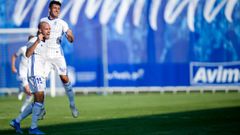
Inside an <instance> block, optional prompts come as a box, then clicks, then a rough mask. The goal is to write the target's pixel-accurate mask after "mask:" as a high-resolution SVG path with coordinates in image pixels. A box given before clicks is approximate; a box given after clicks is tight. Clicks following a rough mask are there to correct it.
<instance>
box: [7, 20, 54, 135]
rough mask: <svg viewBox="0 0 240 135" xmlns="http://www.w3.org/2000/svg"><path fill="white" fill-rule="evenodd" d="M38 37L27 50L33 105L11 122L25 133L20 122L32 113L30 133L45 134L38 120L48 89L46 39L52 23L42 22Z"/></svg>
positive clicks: (16, 128)
mask: <svg viewBox="0 0 240 135" xmlns="http://www.w3.org/2000/svg"><path fill="white" fill-rule="evenodd" d="M38 29H39V31H38V37H37V38H34V39H33V40H34V43H33V44H31V45H29V46H28V48H27V51H26V57H28V58H29V57H30V56H31V57H30V58H29V59H31V60H30V61H29V63H28V66H29V67H28V74H29V79H28V80H29V84H30V87H31V90H32V93H33V95H34V102H33V103H32V105H29V106H27V107H26V109H25V110H24V111H23V113H21V114H20V115H19V116H18V117H17V118H16V119H14V120H12V121H11V122H10V125H11V126H12V127H13V128H15V130H16V132H17V133H19V134H23V131H22V130H21V127H20V122H21V121H22V120H23V119H24V118H26V117H27V116H28V115H29V114H30V113H32V123H31V127H30V129H29V134H38V135H40V134H45V133H44V132H42V131H40V130H39V129H38V125H37V121H38V116H39V115H40V113H41V110H42V107H43V102H44V95H45V89H46V76H45V68H46V65H47V61H46V55H44V54H45V52H46V47H45V46H46V40H47V39H49V37H50V29H51V28H50V25H49V24H48V23H47V22H40V23H39V26H38Z"/></svg>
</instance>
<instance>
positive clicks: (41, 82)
mask: <svg viewBox="0 0 240 135" xmlns="http://www.w3.org/2000/svg"><path fill="white" fill-rule="evenodd" d="M29 83H30V84H31V86H33V87H32V88H33V89H32V91H33V94H34V103H33V107H32V123H31V127H30V129H29V134H44V133H43V132H42V131H40V130H39V129H38V124H37V123H38V118H39V115H40V113H41V110H42V108H43V103H44V92H45V89H46V80H45V78H44V77H38V76H33V77H30V78H29Z"/></svg>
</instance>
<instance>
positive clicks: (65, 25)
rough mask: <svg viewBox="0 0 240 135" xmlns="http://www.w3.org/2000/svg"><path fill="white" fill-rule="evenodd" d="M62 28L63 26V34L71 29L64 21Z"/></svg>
mask: <svg viewBox="0 0 240 135" xmlns="http://www.w3.org/2000/svg"><path fill="white" fill-rule="evenodd" d="M62 26H63V32H67V30H68V29H69V27H68V24H67V23H66V22H65V21H63V20H62Z"/></svg>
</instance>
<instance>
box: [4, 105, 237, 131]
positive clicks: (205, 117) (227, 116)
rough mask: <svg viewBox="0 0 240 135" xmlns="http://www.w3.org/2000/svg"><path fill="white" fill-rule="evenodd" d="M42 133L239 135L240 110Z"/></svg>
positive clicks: (92, 124) (79, 125) (68, 126)
mask: <svg viewBox="0 0 240 135" xmlns="http://www.w3.org/2000/svg"><path fill="white" fill-rule="evenodd" d="M40 129H41V130H42V131H44V132H45V133H46V134H50V135H66V134H67V135H237V134H240V107H232V108H221V109H210V110H199V111H189V112H180V113H170V114H161V115H151V116H142V117H131V118H122V119H111V120H101V121H91V122H79V123H68V124H59V125H51V126H42V127H40ZM23 130H24V132H25V133H27V132H28V131H27V130H28V129H23ZM11 134H15V132H14V130H4V131H0V135H11Z"/></svg>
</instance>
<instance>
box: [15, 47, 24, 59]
mask: <svg viewBox="0 0 240 135" xmlns="http://www.w3.org/2000/svg"><path fill="white" fill-rule="evenodd" d="M23 49H24V48H23V46H22V47H20V48H19V49H18V51H17V52H16V56H17V57H19V56H20V55H21V54H22V53H23V51H24V50H23Z"/></svg>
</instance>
